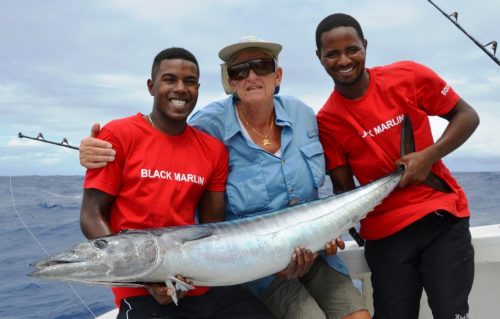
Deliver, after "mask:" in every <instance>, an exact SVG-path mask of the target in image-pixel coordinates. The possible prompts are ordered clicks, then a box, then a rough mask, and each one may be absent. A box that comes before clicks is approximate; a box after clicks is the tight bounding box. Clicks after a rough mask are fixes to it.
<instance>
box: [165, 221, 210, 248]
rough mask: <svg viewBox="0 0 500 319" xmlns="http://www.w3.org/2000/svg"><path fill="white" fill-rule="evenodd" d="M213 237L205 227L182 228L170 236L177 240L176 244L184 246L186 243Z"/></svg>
mask: <svg viewBox="0 0 500 319" xmlns="http://www.w3.org/2000/svg"><path fill="white" fill-rule="evenodd" d="M212 235H213V231H212V229H211V228H209V227H205V225H203V226H202V225H196V226H192V227H184V228H182V229H179V230H178V231H176V232H175V233H174V234H172V235H171V236H172V238H174V239H175V240H177V241H178V242H180V243H182V244H184V243H186V242H190V241H194V240H199V239H202V238H206V237H210V236H212Z"/></svg>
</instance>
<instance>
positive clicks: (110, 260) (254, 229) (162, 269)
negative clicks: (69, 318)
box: [30, 169, 403, 301]
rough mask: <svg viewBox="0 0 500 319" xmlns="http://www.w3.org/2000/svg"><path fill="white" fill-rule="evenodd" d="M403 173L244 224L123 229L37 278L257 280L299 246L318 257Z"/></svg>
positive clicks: (51, 263) (47, 263)
mask: <svg viewBox="0 0 500 319" xmlns="http://www.w3.org/2000/svg"><path fill="white" fill-rule="evenodd" d="M402 174H403V169H398V170H396V171H395V172H394V173H392V174H389V175H387V176H385V177H383V178H380V179H378V180H376V181H373V182H372V183H369V184H366V185H364V186H362V187H358V188H356V189H354V190H352V191H349V192H345V193H342V194H340V195H332V196H329V197H325V198H322V199H319V200H315V201H311V202H308V203H304V204H301V205H296V206H292V207H288V208H285V209H282V210H279V211H276V212H273V213H269V214H264V215H260V216H255V217H251V218H246V219H241V220H237V221H230V222H221V223H212V224H201V225H193V226H179V227H165V228H158V229H143V230H132V231H123V232H121V233H118V234H116V235H113V236H107V237H102V238H98V239H94V240H89V241H86V242H83V243H81V244H79V245H77V246H75V247H74V248H72V249H70V250H67V251H64V252H61V253H59V254H56V255H54V256H51V257H48V258H46V259H43V260H40V261H37V262H34V263H33V264H32V266H33V267H34V268H35V269H36V270H35V271H33V272H32V273H31V274H30V275H31V276H34V277H38V278H46V279H54V280H60V281H69V282H77V283H84V284H92V285H107V286H129V287H134V286H141V285H142V284H144V283H147V282H165V283H166V285H167V286H168V287H171V288H173V283H176V287H177V289H179V290H187V289H192V288H193V287H192V286H190V285H189V284H187V283H185V282H182V281H180V280H178V279H177V278H175V276H176V275H181V276H183V277H186V278H189V279H191V280H192V282H193V285H199V286H227V285H235V284H240V283H244V282H248V281H252V280H255V279H258V278H262V277H265V276H267V275H271V274H274V273H277V272H279V271H281V270H283V269H284V268H286V267H287V265H288V264H289V262H290V260H291V257H292V254H293V252H294V249H295V248H296V247H305V248H308V249H310V250H311V251H312V252H317V251H319V250H321V249H323V248H324V246H325V244H326V243H328V242H330V241H331V240H332V239H334V238H337V237H340V236H341V235H342V234H343V233H345V232H346V231H347V230H348V229H349V228H350V227H352V226H354V225H356V224H357V223H358V222H359V221H360V220H361V219H362V218H364V217H365V216H366V215H367V214H368V212H370V211H371V210H372V209H373V208H374V207H375V206H376V205H378V204H379V203H380V202H381V201H382V200H383V199H384V198H385V197H386V196H388V195H389V193H391V192H392V190H393V189H394V188H395V187H396V186H397V185H398V183H399V181H400V179H401V177H402ZM173 290H174V291H175V289H173ZM174 297H175V296H174ZM173 299H174V298H173ZM175 299H176V298H175ZM175 299H174V300H175ZM175 301H176V300H175Z"/></svg>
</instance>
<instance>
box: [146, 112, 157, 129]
mask: <svg viewBox="0 0 500 319" xmlns="http://www.w3.org/2000/svg"><path fill="white" fill-rule="evenodd" d="M152 114H153V113H149V115H148V120H149V123H151V126H152V127H154V128H156V125H155V123H153V118H152V117H151V115H152Z"/></svg>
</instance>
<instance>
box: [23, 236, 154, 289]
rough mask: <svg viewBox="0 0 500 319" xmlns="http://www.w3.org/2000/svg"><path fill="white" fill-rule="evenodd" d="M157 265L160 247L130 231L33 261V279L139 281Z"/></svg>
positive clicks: (130, 283) (150, 238)
mask: <svg viewBox="0 0 500 319" xmlns="http://www.w3.org/2000/svg"><path fill="white" fill-rule="evenodd" d="M157 265H158V244H157V242H156V238H155V236H153V235H151V234H148V233H146V232H127V233H123V234H118V235H116V236H113V237H111V236H109V237H102V238H97V239H94V240H89V241H87V242H84V243H81V244H79V245H77V246H75V247H73V248H72V249H69V250H67V251H64V252H61V253H58V254H55V255H53V256H49V257H46V258H43V259H41V260H38V261H35V262H32V263H31V264H30V266H31V267H33V268H34V271H32V272H31V273H29V274H28V275H29V276H30V277H36V278H41V279H51V280H59V281H70V282H78V283H84V284H96V285H107V286H109V285H116V283H120V282H122V283H124V282H126V285H127V286H137V284H136V282H137V281H140V280H141V278H142V277H143V276H144V275H145V274H147V273H149V272H150V271H152V270H154V269H155V268H156V267H157Z"/></svg>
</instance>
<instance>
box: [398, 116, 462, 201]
mask: <svg viewBox="0 0 500 319" xmlns="http://www.w3.org/2000/svg"><path fill="white" fill-rule="evenodd" d="M415 151H416V148H415V137H414V136H413V127H412V125H411V120H410V116H409V115H408V114H405V116H404V118H403V123H402V126H401V157H403V156H405V155H406V154H410V153H413V152H415ZM423 184H424V185H427V186H429V187H432V188H434V189H435V190H438V191H440V192H443V193H451V192H452V191H453V190H452V189H451V187H450V186H449V185H448V184H447V183H446V182H445V181H444V180H443V179H442V178H441V177H439V176H437V175H436V174H434V173H433V172H430V174H429V176H427V178H426V179H425V181H424V182H423Z"/></svg>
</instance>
